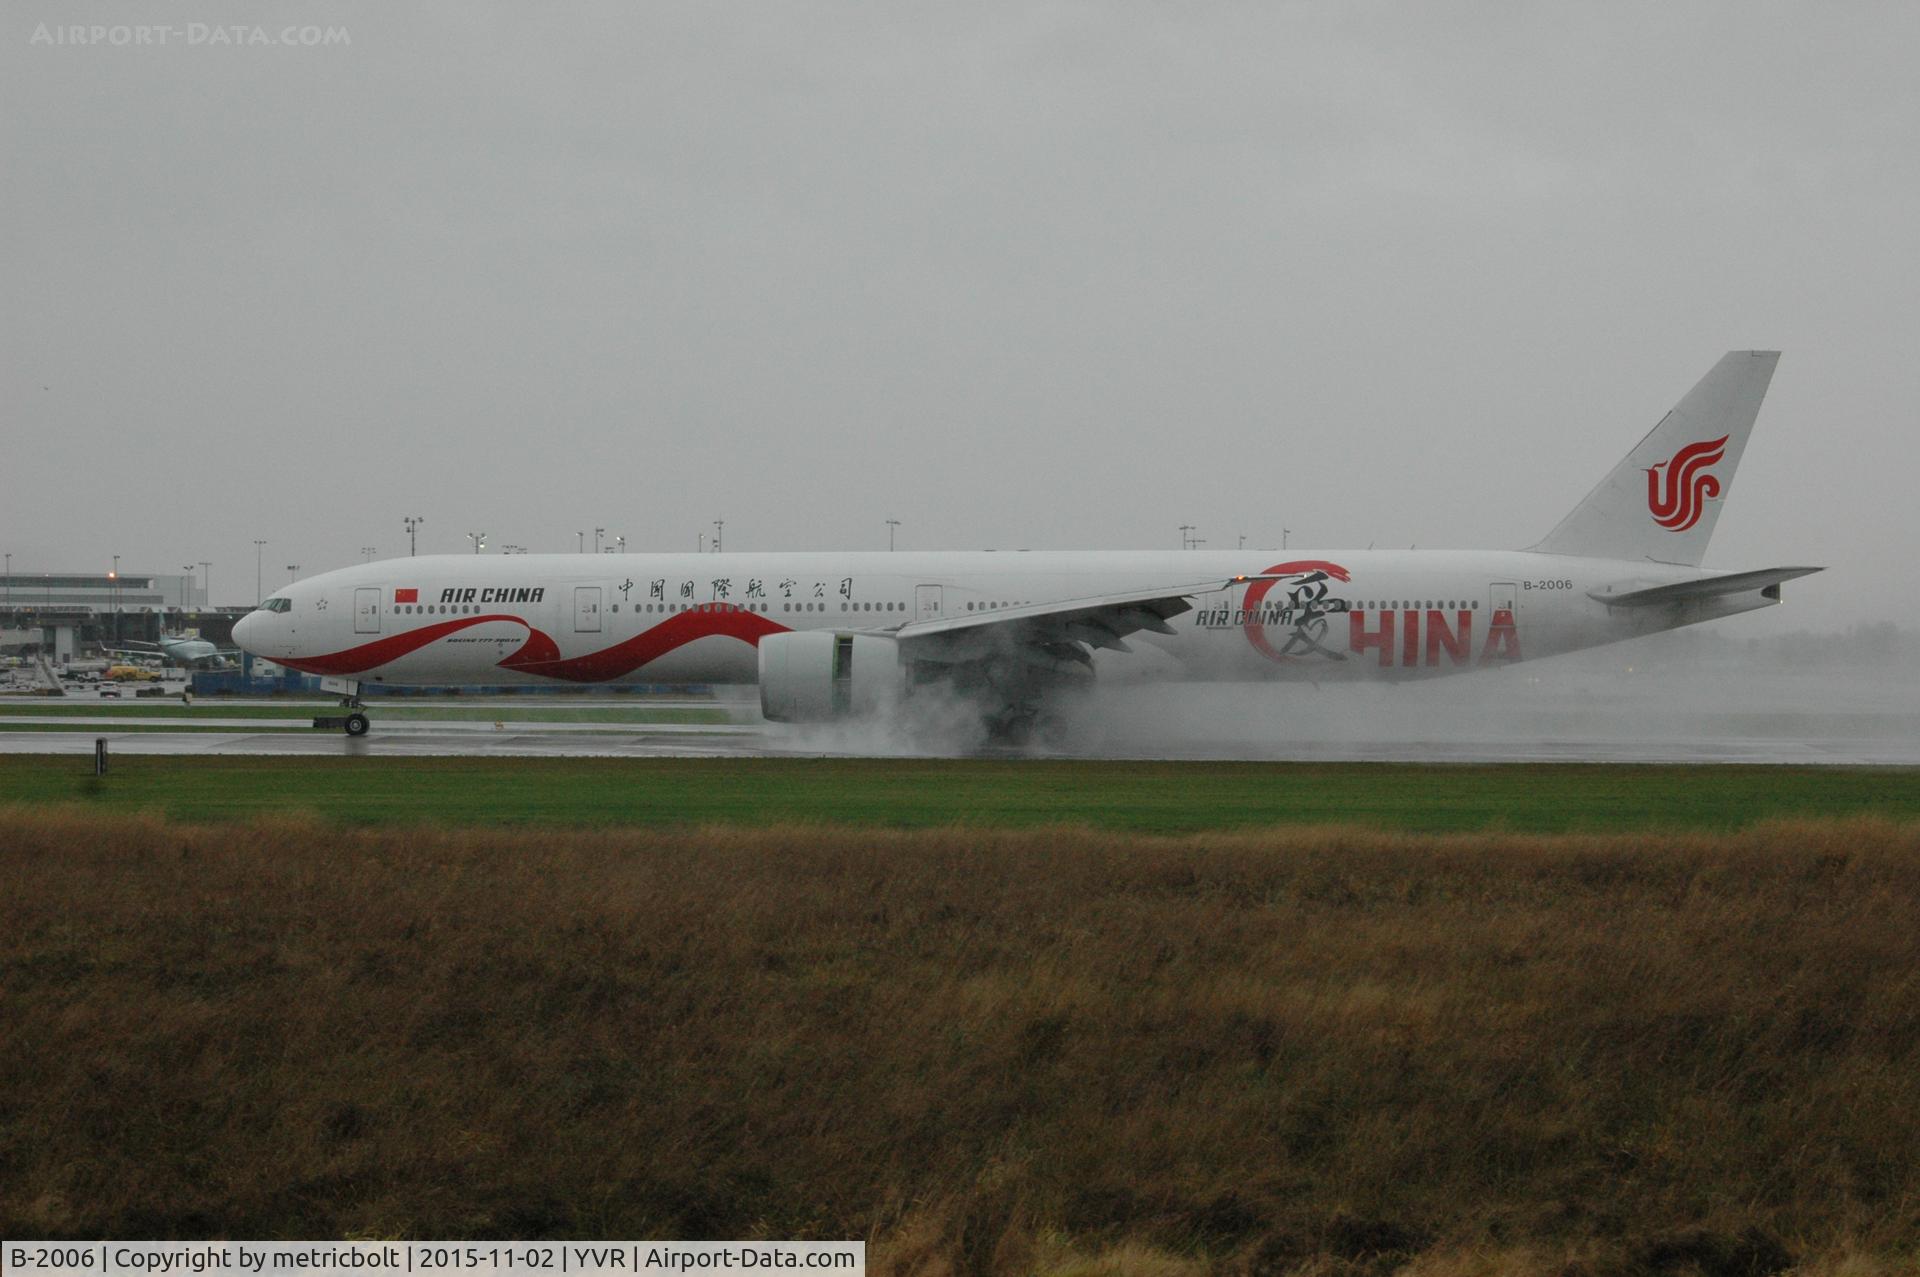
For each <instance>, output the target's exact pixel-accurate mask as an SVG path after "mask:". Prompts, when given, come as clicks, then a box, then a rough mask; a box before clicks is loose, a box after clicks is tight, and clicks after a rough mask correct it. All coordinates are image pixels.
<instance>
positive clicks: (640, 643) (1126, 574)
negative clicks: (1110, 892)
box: [234, 351, 1819, 734]
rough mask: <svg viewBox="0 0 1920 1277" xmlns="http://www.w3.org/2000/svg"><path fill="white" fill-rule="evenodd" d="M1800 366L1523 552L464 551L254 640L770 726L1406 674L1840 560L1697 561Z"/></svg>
mask: <svg viewBox="0 0 1920 1277" xmlns="http://www.w3.org/2000/svg"><path fill="white" fill-rule="evenodd" d="M1778 358H1779V356H1778V353H1777V352H1774V351H1735V352H1733V353H1730V354H1728V355H1727V356H1726V357H1725V358H1723V359H1721V360H1720V361H1719V363H1717V364H1715V365H1714V367H1713V369H1712V370H1711V371H1710V372H1708V373H1707V375H1706V376H1705V377H1704V378H1703V379H1701V381H1700V383H1699V384H1698V385H1696V386H1695V387H1694V388H1693V390H1692V391H1691V392H1689V393H1688V394H1687V395H1686V397H1685V398H1683V399H1682V400H1681V401H1680V403H1679V404H1678V406H1676V407H1675V408H1674V409H1673V410H1672V411H1671V412H1669V413H1668V414H1667V415H1666V416H1665V417H1663V418H1661V420H1660V422H1659V424H1658V425H1656V426H1655V427H1654V428H1653V430H1652V431H1651V432H1650V433H1648V435H1647V436H1646V438H1644V439H1642V440H1641V441H1640V442H1639V443H1638V444H1637V445H1635V447H1634V448H1633V449H1632V451H1630V452H1629V453H1628V454H1627V456H1626V457H1625V458H1624V459H1623V460H1622V461H1621V462H1620V463H1619V465H1617V466H1616V467H1615V468H1614V469H1613V471H1612V472H1611V473H1609V474H1608V475H1607V476H1606V478H1604V479H1603V480H1602V481H1601V482H1600V484H1599V486H1598V487H1596V488H1594V489H1593V491H1592V492H1591V493H1589V494H1588V495H1587V497H1586V499H1585V500H1583V501H1582V502H1581V503H1580V504H1579V505H1578V506H1576V507H1575V508H1574V510H1573V512H1572V513H1571V514H1569V515H1568V516H1567V517H1566V518H1565V519H1563V520H1562V521H1561V523H1560V525H1559V526H1558V527H1556V528H1555V529H1554V530H1553V531H1552V532H1550V533H1548V534H1547V536H1546V537H1545V538H1544V539H1543V540H1541V541H1539V542H1538V543H1536V544H1534V545H1532V546H1530V547H1528V548H1527V549H1525V550H1446V551H1433V550H1420V551H1404V550H1403V551H1373V550H1359V551H1352V550H1349V551H1331V550H1324V551H1301V552H1298V553H1295V554H1291V555H1284V554H1283V555H1280V556H1278V557H1275V556H1274V555H1273V553H1272V552H1271V551H1266V552H1256V551H1232V552H1229V551H1221V552H1200V551H1187V552H1175V553H1149V552H1139V551H1090V552H1026V551H1018V552H1007V551H999V552H995V551H974V552H951V553H899V554H895V553H888V552H880V553H849V554H800V553H766V554H759V553H744V554H734V553H729V554H725V555H712V554H705V555H693V554H678V555H654V554H639V555H612V556H609V555H582V554H560V555H506V556H479V555H446V556H438V557H425V558H405V559H392V560H387V561H385V562H379V563H367V564H356V565H355V566H353V567H350V568H343V569H341V570H339V571H337V572H328V573H324V574H322V575H319V576H315V577H311V578H308V579H306V580H302V581H299V582H296V583H295V584H293V585H291V586H289V587H288V588H287V589H285V590H282V591H280V592H279V593H277V594H276V595H275V596H274V597H273V598H271V599H268V600H267V601H266V603H265V604H263V605H262V607H261V608H260V609H259V610H257V611H255V612H253V613H251V614H250V615H248V616H247V617H245V618H243V619H242V620H241V621H240V623H239V624H238V625H236V626H235V628H234V639H235V641H236V642H237V643H239V644H240V646H241V647H242V648H244V649H245V650H247V651H249V652H252V653H254V654H255V655H256V656H262V657H266V658H268V659H270V660H274V661H277V662H279V663H280V664H282V665H286V666H290V667H292V668H294V669H298V670H305V671H308V672H310V673H316V674H321V675H325V676H328V677H329V678H330V679H332V680H337V681H336V682H334V683H332V684H330V687H332V688H333V689H334V690H337V691H339V692H340V693H341V695H342V696H343V697H344V698H345V700H346V703H347V704H348V705H349V706H350V707H352V708H353V710H354V712H353V713H352V714H350V715H348V716H347V718H346V720H345V721H346V724H347V730H348V731H349V732H351V733H354V734H359V733H362V732H364V731H366V730H367V719H366V716H365V714H363V713H361V712H360V711H359V694H360V690H361V688H362V687H364V686H365V685H367V684H369V683H375V684H390V685H441V684H466V685H500V684H541V683H622V682H636V681H647V682H679V681H697V682H748V681H758V683H759V685H760V696H761V706H762V709H763V710H764V712H765V714H766V716H767V717H768V718H770V719H774V720H778V721H801V720H812V719H828V718H836V717H840V716H844V715H849V714H858V713H865V712H871V711H874V710H877V709H879V708H881V707H884V706H888V705H894V704H902V705H904V706H905V707H906V708H907V710H908V711H909V712H910V711H911V707H912V703H913V698H914V694H915V692H916V691H918V690H920V689H923V688H927V687H930V686H939V687H946V688H950V689H955V690H957V691H959V692H960V693H963V694H965V695H967V696H969V697H971V698H973V699H974V700H976V701H977V703H978V704H979V705H980V707H981V710H982V713H983V715H984V716H985V717H986V718H987V720H988V722H989V723H990V725H991V726H993V727H994V728H995V729H997V730H999V731H1001V732H1005V733H1009V734H1017V733H1018V732H1019V731H1021V730H1022V729H1023V727H1024V726H1025V725H1026V724H1027V723H1029V722H1030V721H1031V720H1032V718H1033V716H1034V715H1035V714H1036V713H1037V712H1039V710H1040V709H1041V708H1042V707H1043V706H1044V704H1045V703H1046V701H1047V700H1048V698H1049V697H1050V696H1053V695H1055V694H1057V693H1058V692H1060V691H1061V690H1063V689H1064V688H1067V687H1071V686H1074V685H1080V684H1084V683H1085V681H1086V680H1087V679H1088V678H1089V677H1090V676H1092V675H1093V674H1094V673H1095V672H1096V671H1097V672H1098V673H1099V674H1100V675H1101V676H1102V677H1107V676H1114V675H1118V676H1123V677H1124V676H1130V675H1139V676H1145V677H1171V678H1189V679H1222V680H1228V679H1230V680H1247V679H1258V678H1279V679H1302V680H1305V679H1312V680H1316V681H1327V680H1331V679H1339V678H1404V677H1419V676H1431V675H1438V674H1449V673H1455V672H1458V671H1463V670H1469V669H1475V668H1480V667H1485V666H1490V665H1496V666H1497V665H1503V664H1507V663H1510V662H1514V661H1519V660H1521V659H1523V658H1530V657H1540V656H1551V655H1554V654H1557V653H1562V652H1571V651H1575V650H1578V649H1581V648H1587V647H1594V646H1597V645H1599V644H1603V643H1611V642H1615V641H1617V640H1619V639H1625V638H1632V637H1634V636H1636V635H1642V634H1649V633H1653V632H1655V631H1659V630H1668V629H1673V628H1676V627H1678V626H1682V625H1691V624H1694V623H1696V622H1700V621H1708V620H1714V619H1717V618H1720V617H1725V616H1732V615H1734V614H1736V613H1740V612H1746V611H1751V610H1753V609H1755V608H1762V607H1768V606H1771V605H1772V604H1774V603H1777V602H1779V601H1780V587H1781V584H1782V583H1783V582H1785V581H1789V580H1792V579H1794V578H1795V577H1799V576H1804V575H1806V574H1808V573H1810V572H1816V571H1819V569H1818V568H1811V567H1774V568H1762V569H1759V570H1755V571H1745V572H1715V571H1708V570H1705V569H1703V568H1701V566H1700V563H1701V560H1702V557H1703V556H1704V554H1705V552H1706V548H1707V542H1708V539H1709V538H1710V537H1711V536H1712V535H1713V527H1714V524H1715V522H1716V521H1717V520H1718V518H1719V515H1720V510H1721V506H1722V504H1723V502H1724V500H1725V497H1726V494H1727V491H1728V489H1729V487H1730V486H1731V484H1732V481H1733V473H1734V470H1735V468H1736V467H1737V466H1738V465H1739V463H1740V457H1741V454H1742V453H1743V452H1744V451H1745V449H1746V444H1747V438H1748V435H1749V434H1750V433H1751V431H1752V428H1753V423H1754V419H1755V417H1756V415H1757V414H1758V412H1759V409H1760V402H1761V399H1762V398H1763V397H1764V396H1765V394H1766V390H1767V386H1768V383H1769V382H1770V380H1771V379H1772V376H1773V370H1774V365H1775V362H1776V361H1777V359H1778Z"/></svg>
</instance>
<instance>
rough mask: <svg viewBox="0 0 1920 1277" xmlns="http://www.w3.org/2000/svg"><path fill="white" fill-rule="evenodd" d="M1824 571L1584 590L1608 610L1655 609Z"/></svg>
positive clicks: (1776, 571)
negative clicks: (1625, 608)
mask: <svg viewBox="0 0 1920 1277" xmlns="http://www.w3.org/2000/svg"><path fill="white" fill-rule="evenodd" d="M1824 570H1825V569H1824V568H1756V569H1755V570H1753V571H1751V572H1727V573H1723V574H1722V575H1720V576H1703V577H1699V578H1697V579H1695V580H1692V581H1677V582H1675V583H1674V584H1672V585H1655V586H1649V587H1648V588H1646V589H1643V590H1620V591H1615V590H1611V589H1607V590H1588V591H1587V597H1588V598H1590V599H1594V600H1596V601H1597V602H1601V603H1605V604H1606V605H1607V606H1609V607H1656V606H1659V605H1661V604H1667V603H1692V602H1696V601H1698V600H1700V599H1716V598H1720V597H1722V596H1723V595H1727V594H1745V593H1746V592H1747V591H1748V590H1764V589H1766V588H1767V587H1768V586H1770V585H1779V584H1780V583H1781V582H1782V581H1791V580H1793V579H1794V578H1795V577H1802V576H1811V575H1813V574H1814V573H1815V572H1821V571H1824Z"/></svg>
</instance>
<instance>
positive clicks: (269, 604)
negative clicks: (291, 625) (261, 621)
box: [260, 599, 293, 612]
mask: <svg viewBox="0 0 1920 1277" xmlns="http://www.w3.org/2000/svg"><path fill="white" fill-rule="evenodd" d="M260 610H261V611H262V612H291V611H293V600H292V599H268V600H267V601H266V602H265V603H262V604H261V605H260Z"/></svg>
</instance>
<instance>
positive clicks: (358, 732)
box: [347, 713, 373, 736]
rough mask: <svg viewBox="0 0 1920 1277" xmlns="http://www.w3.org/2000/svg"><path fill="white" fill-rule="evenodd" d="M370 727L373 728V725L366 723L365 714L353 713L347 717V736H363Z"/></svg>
mask: <svg viewBox="0 0 1920 1277" xmlns="http://www.w3.org/2000/svg"><path fill="white" fill-rule="evenodd" d="M371 726H373V724H371V723H369V722H368V721H367V716H366V715H365V714H361V713H353V714H349V715H347V735H349V736H365V735H366V734H367V728H369V727H371Z"/></svg>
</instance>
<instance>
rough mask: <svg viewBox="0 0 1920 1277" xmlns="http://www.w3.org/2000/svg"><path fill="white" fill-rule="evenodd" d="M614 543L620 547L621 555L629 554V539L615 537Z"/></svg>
mask: <svg viewBox="0 0 1920 1277" xmlns="http://www.w3.org/2000/svg"><path fill="white" fill-rule="evenodd" d="M613 543H614V544H615V545H617V546H619V547H620V549H619V551H618V552H619V553H621V554H625V553H626V552H627V539H626V538H625V537H615V538H614V539H613Z"/></svg>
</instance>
